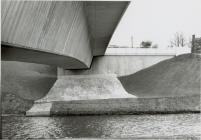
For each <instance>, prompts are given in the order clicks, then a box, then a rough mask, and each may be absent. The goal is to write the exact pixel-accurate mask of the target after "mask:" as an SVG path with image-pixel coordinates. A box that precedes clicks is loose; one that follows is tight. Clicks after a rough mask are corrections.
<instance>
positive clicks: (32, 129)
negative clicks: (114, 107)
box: [2, 114, 201, 138]
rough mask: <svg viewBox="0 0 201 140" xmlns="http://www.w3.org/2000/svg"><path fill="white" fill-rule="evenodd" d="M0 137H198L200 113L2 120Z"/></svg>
mask: <svg viewBox="0 0 201 140" xmlns="http://www.w3.org/2000/svg"><path fill="white" fill-rule="evenodd" d="M2 121H3V138H65V137H76V138H80V137H88V138H89V137H99V138H100V137H101V138H105V137H110V138H111V137H112V138H115V137H121V138H126V137H158V136H159V137H160V136H178V135H185V136H198V135H201V131H200V130H201V123H200V114H171V115H112V116H66V117H16V116H9V117H8V116H7V117H3V119H2Z"/></svg>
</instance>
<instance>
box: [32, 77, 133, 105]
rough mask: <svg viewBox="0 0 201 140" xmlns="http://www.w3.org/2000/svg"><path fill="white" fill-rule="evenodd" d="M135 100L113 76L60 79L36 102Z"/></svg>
mask: <svg viewBox="0 0 201 140" xmlns="http://www.w3.org/2000/svg"><path fill="white" fill-rule="evenodd" d="M111 98H136V97H135V96H134V95H131V94H128V93H127V92H126V91H125V90H124V88H123V87H122V85H121V83H120V81H119V80H118V79H117V77H116V76H115V75H109V74H108V75H79V76H63V77H60V78H59V79H58V80H57V81H56V82H55V84H54V85H53V86H52V88H51V89H50V91H49V92H48V94H47V95H46V96H45V97H43V98H41V99H39V100H36V101H35V103H38V102H53V101H72V100H93V99H111Z"/></svg>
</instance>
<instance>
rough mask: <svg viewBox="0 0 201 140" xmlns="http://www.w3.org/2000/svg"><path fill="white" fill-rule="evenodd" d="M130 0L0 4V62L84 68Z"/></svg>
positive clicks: (101, 49) (103, 44)
mask: <svg viewBox="0 0 201 140" xmlns="http://www.w3.org/2000/svg"><path fill="white" fill-rule="evenodd" d="M128 4H129V2H127V1H123V2H121V1H118V2H109V1H93V2H92V1H87V2H82V1H79V2H78V1H28V2H26V1H3V2H2V21H1V27H2V59H3V60H6V61H10V60H12V61H23V62H31V63H39V64H48V65H55V66H59V67H63V68H65V69H83V68H89V67H90V65H91V62H92V59H93V56H99V55H104V53H105V50H106V48H107V45H108V43H109V41H110V39H111V37H112V34H113V32H114V30H115V28H116V26H117V24H118V22H119V20H120V19H121V17H122V15H123V13H124V11H125V9H126V8H127V6H128Z"/></svg>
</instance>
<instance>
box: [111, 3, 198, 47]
mask: <svg viewBox="0 0 201 140" xmlns="http://www.w3.org/2000/svg"><path fill="white" fill-rule="evenodd" d="M176 32H183V34H184V35H185V36H186V38H187V39H188V38H189V37H191V36H192V34H195V35H196V36H199V37H201V0H133V1H132V2H131V3H130V5H129V7H128V9H127V10H126V12H125V14H124V16H123V18H122V19H121V21H120V23H119V25H118V27H117V29H116V31H115V33H114V35H113V38H112V40H111V42H110V44H113V45H114V44H115V45H121V46H131V36H133V40H134V45H138V44H140V42H141V41H142V40H145V41H146V40H150V41H152V42H153V44H158V45H159V47H167V45H169V42H170V40H171V38H173V36H174V34H175V33H176Z"/></svg>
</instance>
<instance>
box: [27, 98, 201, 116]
mask: <svg viewBox="0 0 201 140" xmlns="http://www.w3.org/2000/svg"><path fill="white" fill-rule="evenodd" d="M47 104H48V107H47ZM43 106H44V107H43ZM44 108H48V109H44ZM178 113H200V95H192V96H182V97H164V98H122V99H98V100H75V101H52V102H44V103H36V102H35V104H34V105H33V107H32V108H31V109H30V110H28V111H27V112H26V116H69V115H141V114H178Z"/></svg>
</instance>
